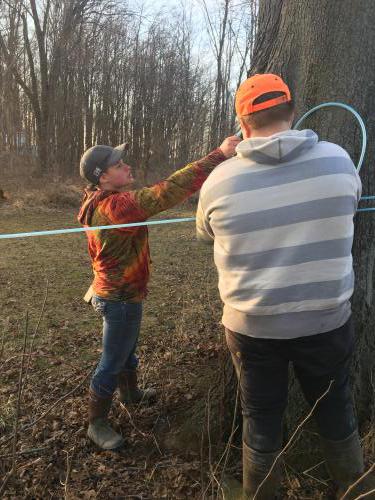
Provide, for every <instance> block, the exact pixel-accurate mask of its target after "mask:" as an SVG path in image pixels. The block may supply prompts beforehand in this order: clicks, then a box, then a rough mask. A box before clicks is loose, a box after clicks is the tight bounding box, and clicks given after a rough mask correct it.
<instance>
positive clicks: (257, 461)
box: [242, 442, 281, 500]
mask: <svg viewBox="0 0 375 500" xmlns="http://www.w3.org/2000/svg"><path fill="white" fill-rule="evenodd" d="M279 453H280V451H276V452H272V453H260V452H258V451H255V450H253V449H251V448H250V447H249V446H247V444H246V443H244V442H243V443H242V464H243V498H244V499H246V500H250V499H252V498H254V495H255V494H256V493H257V494H256V500H273V499H276V498H280V496H279V494H278V490H279V487H280V484H281V463H280V461H279V460H278V461H277V463H276V465H275V467H274V468H273V470H272V472H271V474H270V475H269V477H268V478H267V480H266V481H265V482H264V484H263V485H262V486H261V487H260V488H259V486H260V485H261V483H262V481H263V479H264V478H265V477H266V476H267V474H268V473H269V471H270V469H271V466H272V464H273V463H274V461H275V459H276V457H277V455H278V454H279ZM258 488H259V490H258ZM257 491H258V492H257Z"/></svg>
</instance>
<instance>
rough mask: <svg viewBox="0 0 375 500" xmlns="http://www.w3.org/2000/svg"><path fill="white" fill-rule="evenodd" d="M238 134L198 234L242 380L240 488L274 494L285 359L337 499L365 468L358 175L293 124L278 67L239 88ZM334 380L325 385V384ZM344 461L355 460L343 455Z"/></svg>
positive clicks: (213, 177) (340, 155)
mask: <svg viewBox="0 0 375 500" xmlns="http://www.w3.org/2000/svg"><path fill="white" fill-rule="evenodd" d="M236 112H237V117H238V119H239V121H240V124H241V129H242V133H243V138H244V140H243V141H242V142H241V143H240V144H239V145H238V146H237V148H236V152H237V155H236V156H235V157H233V158H231V159H229V160H227V161H226V162H224V163H222V164H221V165H220V166H219V167H218V168H216V169H215V170H214V171H213V172H212V173H211V174H210V176H209V177H208V179H207V181H206V182H205V184H204V186H203V188H202V190H201V193H200V199H199V205H198V211H197V237H198V239H199V240H202V241H204V242H206V243H212V244H213V246H214V260H215V264H216V266H217V270H218V277H219V292H220V296H221V299H222V301H223V303H224V309H223V318H222V322H223V325H224V327H225V332H226V340H227V345H228V347H229V350H230V352H231V355H232V359H233V363H234V366H235V369H236V372H237V376H238V378H239V379H240V394H241V402H242V411H243V488H244V491H245V494H246V495H247V497H249V498H252V497H253V496H254V495H255V493H256V491H257V490H258V488H259V491H258V495H257V498H258V499H267V500H269V499H271V498H274V496H275V492H277V489H278V485H279V482H280V479H281V478H280V464H278V466H276V467H275V468H274V470H273V472H272V473H271V474H270V476H269V477H268V478H267V480H266V481H265V482H264V483H263V484H262V482H263V480H264V478H265V477H266V475H267V474H268V472H269V470H270V467H271V464H273V462H274V460H275V458H276V456H277V455H278V454H279V452H280V450H281V447H282V418H283V413H284V410H285V407H286V404H287V393H288V366H289V364H290V363H291V364H292V365H293V367H294V371H295V375H296V377H297V379H298V380H299V383H300V385H301V388H302V391H303V393H304V395H305V397H306V399H307V401H308V403H309V404H310V405H313V404H314V403H315V402H316V401H317V400H318V398H320V397H321V396H322V395H323V394H324V393H325V391H327V390H328V388H329V390H328V393H327V394H326V395H325V396H324V397H323V398H322V400H321V401H320V402H319V404H318V406H317V408H316V410H315V412H314V414H315V419H316V422H317V425H318V429H319V433H320V436H321V440H322V444H323V450H324V453H325V458H326V462H327V465H328V469H329V471H330V473H331V476H332V477H333V479H334V480H335V483H336V486H337V487H338V489H339V494H340V493H341V494H343V492H344V491H345V490H346V489H347V487H348V486H349V484H351V483H352V482H354V480H355V479H356V478H357V477H358V476H359V475H360V474H361V473H362V471H363V458H362V451H361V446H360V442H359V437H358V431H357V422H356V416H355V411H354V407H353V402H352V397H351V390H350V387H349V368H350V360H351V355H352V352H353V346H354V332H353V322H352V318H351V304H350V297H351V296H352V293H353V287H354V274H353V263H352V255H351V248H352V243H353V230H354V227H353V217H354V215H355V213H356V209H357V204H358V201H359V199H360V196H361V182H360V179H359V176H358V174H357V171H356V169H355V166H354V165H353V162H352V160H351V159H350V157H349V155H348V154H347V152H346V151H344V149H342V148H341V147H340V146H338V145H336V144H332V143H329V142H325V141H320V140H319V139H318V136H317V134H316V133H315V132H313V131H312V130H301V131H298V130H291V126H292V122H293V118H294V106H293V101H292V97H291V93H290V90H289V88H288V86H287V85H286V84H285V82H284V81H283V80H282V79H281V78H280V77H279V76H278V75H273V74H258V75H255V76H252V77H250V78H248V79H247V80H246V81H245V82H244V83H243V84H242V85H241V86H240V87H239V89H238V92H237V94H236ZM331 381H333V382H332V385H331V386H330V384H331ZM348 456H350V457H351V458H350V460H348V459H347V457H348Z"/></svg>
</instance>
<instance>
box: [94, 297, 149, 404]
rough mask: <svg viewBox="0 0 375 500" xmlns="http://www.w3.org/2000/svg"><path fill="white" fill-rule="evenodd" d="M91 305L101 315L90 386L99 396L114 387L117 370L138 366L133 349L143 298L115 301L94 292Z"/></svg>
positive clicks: (108, 394) (138, 328) (140, 317)
mask: <svg viewBox="0 0 375 500" xmlns="http://www.w3.org/2000/svg"><path fill="white" fill-rule="evenodd" d="M92 306H93V308H94V309H95V311H96V312H97V313H98V314H100V315H101V316H102V317H103V342H102V345H103V352H102V355H101V358H100V361H99V364H98V366H97V367H96V370H95V372H94V375H93V378H92V380H91V389H93V390H94V392H95V393H96V394H97V395H98V396H100V397H105V398H108V397H111V396H112V395H113V393H114V391H115V390H116V387H117V380H118V374H119V373H121V372H122V371H123V370H135V369H136V368H137V366H138V358H137V356H136V355H135V351H136V347H137V342H138V337H139V332H140V327H141V320H142V302H137V303H131V302H121V301H118V302H117V301H113V300H106V299H103V298H101V297H98V296H96V295H94V296H93V298H92Z"/></svg>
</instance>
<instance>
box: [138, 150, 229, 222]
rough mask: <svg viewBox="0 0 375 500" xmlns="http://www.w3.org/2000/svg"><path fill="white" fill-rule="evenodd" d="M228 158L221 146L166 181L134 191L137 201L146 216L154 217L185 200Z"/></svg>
mask: <svg viewBox="0 0 375 500" xmlns="http://www.w3.org/2000/svg"><path fill="white" fill-rule="evenodd" d="M225 160H227V158H226V157H225V156H224V154H223V153H222V151H221V149H220V148H217V149H215V150H214V151H212V152H211V153H210V154H208V155H207V156H205V157H204V158H202V159H201V160H198V161H196V162H194V163H189V164H188V165H187V166H186V167H184V168H182V169H180V170H177V171H176V172H174V173H173V174H172V175H171V176H170V177H168V178H167V179H165V180H164V181H161V182H158V183H157V184H154V185H153V186H151V187H147V188H143V189H140V190H138V191H134V197H135V203H136V204H137V206H139V207H140V209H141V210H142V212H143V213H144V214H145V217H146V218H148V217H152V216H153V215H156V214H158V213H160V212H163V211H164V210H167V209H168V208H172V207H174V206H175V205H178V204H179V203H181V202H183V201H184V200H186V199H187V198H189V196H191V195H192V194H194V193H195V192H196V191H198V190H199V189H200V188H201V187H202V184H203V183H204V181H205V180H206V179H207V177H208V176H209V174H210V173H211V172H212V170H213V169H214V168H215V167H216V166H217V165H219V164H220V163H222V162H223V161H225Z"/></svg>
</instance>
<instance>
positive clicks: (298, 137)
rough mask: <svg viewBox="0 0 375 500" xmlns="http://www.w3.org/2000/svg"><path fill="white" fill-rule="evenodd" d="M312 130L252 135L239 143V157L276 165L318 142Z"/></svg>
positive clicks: (295, 156)
mask: <svg viewBox="0 0 375 500" xmlns="http://www.w3.org/2000/svg"><path fill="white" fill-rule="evenodd" d="M318 140H319V139H318V136H317V134H316V133H315V132H313V131H312V130H309V129H306V130H285V131H283V132H278V133H277V134H274V135H271V136H269V137H254V138H251V137H250V138H249V139H245V140H243V141H242V142H240V143H239V145H238V146H237V148H236V152H237V155H238V157H239V158H250V159H251V160H253V161H255V162H257V163H265V164H268V165H276V164H278V163H285V162H289V161H291V160H294V159H295V158H297V157H298V156H300V155H301V154H302V153H304V152H305V150H306V149H310V148H312V147H313V146H315V144H317V142H318Z"/></svg>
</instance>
